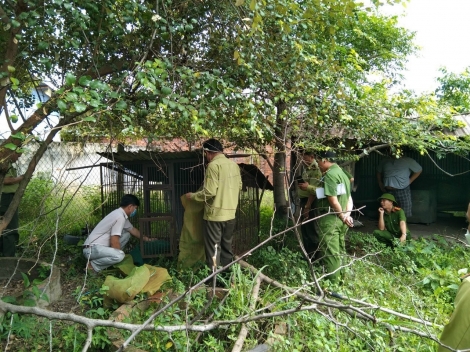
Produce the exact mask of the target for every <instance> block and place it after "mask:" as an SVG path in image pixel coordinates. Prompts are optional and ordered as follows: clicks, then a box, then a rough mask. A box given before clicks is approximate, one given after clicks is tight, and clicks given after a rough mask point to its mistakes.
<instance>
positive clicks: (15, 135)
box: [11, 132, 25, 141]
mask: <svg viewBox="0 0 470 352" xmlns="http://www.w3.org/2000/svg"><path fill="white" fill-rule="evenodd" d="M11 137H12V138H16V139H19V140H21V141H24V139H25V138H24V134H23V133H21V132H18V133H15V134H12V135H11Z"/></svg>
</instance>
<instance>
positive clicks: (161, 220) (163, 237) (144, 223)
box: [139, 216, 176, 258]
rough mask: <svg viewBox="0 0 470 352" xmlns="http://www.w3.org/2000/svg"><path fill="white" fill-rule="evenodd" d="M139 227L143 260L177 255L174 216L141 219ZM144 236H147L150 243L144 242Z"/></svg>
mask: <svg viewBox="0 0 470 352" xmlns="http://www.w3.org/2000/svg"><path fill="white" fill-rule="evenodd" d="M139 225H140V226H139V227H140V233H141V238H140V252H141V254H142V258H155V257H159V256H166V257H172V256H174V255H176V232H175V218H174V217H173V216H158V217H153V218H141V219H140V220H139ZM143 236H147V237H148V238H149V239H150V241H148V242H146V241H144V240H143Z"/></svg>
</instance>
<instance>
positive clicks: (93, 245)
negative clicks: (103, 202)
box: [83, 194, 149, 272]
mask: <svg viewBox="0 0 470 352" xmlns="http://www.w3.org/2000/svg"><path fill="white" fill-rule="evenodd" d="M119 206H120V207H119V208H117V209H116V210H113V211H112V212H111V213H109V214H108V215H106V217H105V218H104V219H103V220H101V221H100V222H99V223H98V225H96V227H95V228H94V229H93V231H92V232H91V233H90V235H89V236H88V237H87V239H86V241H85V243H84V244H83V255H84V256H85V258H87V260H88V264H87V265H88V269H89V270H94V271H95V272H100V271H101V270H103V269H106V268H108V267H110V266H111V265H114V264H117V263H120V262H121V261H122V260H123V259H124V255H125V254H124V252H123V251H122V250H123V248H124V247H125V246H126V244H127V242H128V241H129V239H130V235H132V236H135V237H137V238H140V231H139V230H137V229H136V228H135V227H133V226H132V224H131V223H130V221H129V217H132V216H134V215H135V214H136V213H137V208H138V207H139V206H140V201H139V199H138V198H137V197H136V196H135V195H133V194H125V195H124V196H123V197H122V198H121V203H120V204H119ZM143 239H144V241H149V239H148V238H147V237H146V236H144V237H143Z"/></svg>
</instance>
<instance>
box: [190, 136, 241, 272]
mask: <svg viewBox="0 0 470 352" xmlns="http://www.w3.org/2000/svg"><path fill="white" fill-rule="evenodd" d="M202 147H203V149H204V152H205V155H206V158H207V160H208V161H209V164H208V165H207V169H206V174H205V177H204V185H203V188H202V189H201V190H200V191H197V192H196V193H186V197H187V198H188V199H193V200H195V201H198V202H203V203H204V217H203V218H204V224H203V231H204V247H205V252H206V263H207V265H208V266H209V268H214V266H219V265H220V264H221V265H223V266H225V265H227V264H229V263H230V262H231V261H232V258H233V253H232V235H233V231H234V229H235V214H236V211H237V206H238V196H239V193H240V190H241V189H242V179H241V175H240V167H239V166H238V165H237V164H236V163H235V162H233V161H232V160H229V159H228V158H227V157H226V156H225V155H224V153H223V147H222V144H221V143H220V142H219V141H218V140H217V139H213V138H212V139H209V140H207V141H206V142H204V144H203V145H202ZM216 245H217V256H215V252H216ZM213 257H216V258H215V260H214V259H213Z"/></svg>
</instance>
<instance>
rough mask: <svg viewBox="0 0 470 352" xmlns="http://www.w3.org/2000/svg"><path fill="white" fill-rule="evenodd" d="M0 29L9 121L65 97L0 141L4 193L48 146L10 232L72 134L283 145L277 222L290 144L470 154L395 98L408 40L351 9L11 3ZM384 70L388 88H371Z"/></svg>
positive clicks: (434, 109) (347, 3) (416, 108)
mask: <svg viewBox="0 0 470 352" xmlns="http://www.w3.org/2000/svg"><path fill="white" fill-rule="evenodd" d="M375 2H376V3H378V1H375ZM0 20H1V21H2V27H1V28H0V41H1V44H3V45H1V47H0V48H1V49H0V65H1V68H0V79H1V81H0V106H1V107H3V109H5V111H7V109H8V104H7V103H6V102H7V100H8V99H11V100H12V101H14V100H15V99H16V100H18V99H20V98H21V97H22V96H24V95H25V94H28V92H30V89H31V87H34V86H35V85H36V84H37V82H38V81H47V82H50V83H51V84H52V85H54V86H55V87H56V88H57V89H56V91H55V92H54V94H53V96H52V97H51V99H50V100H49V101H48V102H46V103H44V104H39V105H38V106H37V109H36V111H35V112H34V114H33V115H32V116H31V117H29V119H27V120H26V121H21V120H18V121H19V125H17V124H18V122H16V123H15V118H14V117H13V116H10V120H11V121H10V123H11V126H12V128H13V130H12V134H11V136H10V137H9V138H8V139H7V140H5V141H3V142H2V143H1V144H0V185H1V184H3V183H2V181H3V178H4V175H5V173H6V171H7V168H8V159H9V155H10V153H11V151H12V150H15V151H19V152H21V150H22V148H23V146H24V145H25V144H26V143H28V142H34V143H38V144H39V145H40V147H39V148H38V151H37V153H36V155H35V157H34V158H33V160H32V161H31V163H30V164H29V166H28V169H27V172H26V175H25V178H24V180H23V181H22V182H21V184H20V187H19V190H18V192H17V193H16V194H15V197H14V200H13V202H12V204H11V206H10V208H9V210H8V212H7V213H6V215H5V217H4V218H3V219H2V220H1V222H0V230H1V229H3V228H4V227H5V226H6V224H7V223H8V222H9V220H10V218H11V216H12V214H13V211H14V210H15V209H16V207H17V206H18V204H19V200H20V198H21V197H22V195H23V194H24V191H25V188H26V185H27V184H28V182H29V181H30V180H31V177H32V173H33V172H34V169H35V166H36V163H37V161H38V160H39V159H40V158H41V157H42V155H43V154H44V152H45V150H46V149H47V147H48V145H49V144H50V143H51V142H52V140H53V137H54V135H55V134H57V133H59V132H60V131H61V130H62V129H66V130H67V136H68V137H69V138H71V139H80V140H87V139H96V138H99V139H101V138H108V139H111V140H125V139H127V138H138V137H140V136H146V137H149V138H150V139H152V138H153V139H157V138H158V139H162V138H165V137H180V138H184V139H187V140H188V141H191V142H193V141H196V140H198V139H200V138H201V137H205V136H207V135H212V136H215V137H219V138H224V139H227V140H230V141H234V142H237V144H238V145H239V146H240V147H251V148H254V149H256V150H258V151H259V152H264V151H265V147H266V146H268V145H269V146H274V150H275V153H276V154H275V161H274V165H273V167H274V168H275V170H276V171H277V172H276V173H275V184H276V187H277V190H276V206H277V209H279V210H281V211H282V210H285V209H286V199H285V192H284V184H285V176H284V175H285V159H284V158H285V155H286V152H287V151H288V150H289V149H288V148H291V147H292V145H291V144H292V142H291V141H292V138H293V137H295V138H296V140H297V141H299V140H300V141H301V143H302V145H303V146H305V147H308V148H325V147H331V148H333V147H334V148H345V145H346V141H347V140H348V138H349V137H350V136H353V137H354V138H355V139H356V141H355V144H354V147H355V148H365V149H367V148H368V147H370V144H371V141H377V140H382V141H386V142H387V143H390V144H397V145H401V144H411V145H412V146H413V147H415V148H418V149H422V150H425V149H426V148H430V147H432V148H440V149H441V150H459V149H463V148H465V146H463V145H459V144H458V142H456V141H453V140H451V139H445V140H444V141H441V139H442V138H444V137H445V135H444V134H443V133H442V130H443V128H444V127H452V126H453V125H452V121H451V120H450V119H449V118H448V116H447V115H445V114H444V113H443V112H445V111H443V110H439V109H440V107H438V106H437V104H435V101H433V100H432V99H428V97H419V98H417V97H414V96H412V95H410V94H408V93H406V92H404V93H403V94H401V95H397V96H391V95H390V94H389V93H388V90H387V88H388V85H389V83H390V82H391V81H393V80H394V79H396V73H395V71H394V70H392V68H393V69H395V68H400V65H401V64H402V63H403V61H404V60H406V55H408V54H409V53H410V52H412V51H413V50H414V47H413V45H412V43H411V42H410V41H411V39H412V35H411V34H409V33H408V32H406V31H404V30H403V29H400V28H399V27H398V26H397V23H396V20H395V19H393V18H391V19H390V18H387V17H383V16H380V15H377V14H375V13H373V12H370V11H369V12H368V11H367V9H365V8H361V7H360V5H359V4H358V3H356V2H354V1H352V0H333V1H331V0H330V1H326V0H317V1H292V0H283V1H281V0H272V1H261V0H259V1H257V0H253V1H250V2H249V3H248V2H244V1H243V0H237V1H219V0H212V1H204V2H201V1H192V2H191V1H190V2H188V1H183V0H173V1H170V0H163V1H157V2H156V3H154V2H150V1H127V0H120V1H117V2H116V1H109V0H103V1H100V2H99V3H98V2H95V1H89V0H84V1H81V2H75V1H70V0H56V1H49V2H44V1H42V2H40V1H34V0H31V1H26V0H16V1H15V0H9V1H6V2H4V3H2V5H0ZM234 38H235V39H234ZM374 72H380V73H381V74H382V75H383V76H384V77H385V78H386V79H385V80H380V81H379V82H378V83H376V82H374V81H373V80H372V79H371V77H370V75H371V74H372V73H374ZM52 112H58V113H60V115H61V118H60V120H59V122H58V124H57V125H55V126H54V129H52V130H51V132H50V133H49V134H48V135H47V136H46V138H45V139H44V140H37V139H36V138H35V137H34V136H33V135H32V134H31V132H32V131H33V129H34V128H35V127H36V126H38V124H40V123H41V122H42V121H44V120H45V119H47V117H48V116H49V115H50V114H51V113H52ZM390 131H393V134H391V135H390ZM442 143H445V144H446V145H444V146H442ZM446 148H447V149H446ZM348 151H349V150H348ZM0 187H2V186H0ZM273 238H274V237H273ZM270 240H272V238H271V239H270ZM268 242H269V241H268ZM312 278H313V279H312V280H311V281H309V283H308V284H307V285H306V286H307V287H311V286H313V285H317V280H316V279H315V274H314V273H313V271H312ZM184 297H185V295H182V296H181V297H179V298H178V299H179V300H181V299H183V298H184ZM286 298H288V297H286ZM304 298H305V297H303V298H302V299H304ZM305 299H308V300H312V298H311V297H307V298H305ZM322 299H323V298H322ZM322 302H324V300H322ZM174 303H176V302H172V305H173V304H174ZM327 303H328V302H327ZM302 304H303V303H302V302H301V303H300V306H301V305H302ZM168 307H170V306H168ZM0 308H1V309H2V310H10V311H15V310H16V311H18V312H26V311H23V310H21V308H18V307H16V308H15V307H11V306H9V305H7V304H5V303H0ZM316 308H317V306H312V307H310V308H309V309H316ZM339 308H340V309H344V310H346V309H348V307H346V306H345V305H339ZM299 309H302V308H292V309H291V310H288V313H290V312H292V311H295V310H299ZM359 310H360V309H359ZM30 312H32V313H38V314H44V312H42V311H41V312H40V311H34V310H33V311H30ZM366 314H367V313H366ZM365 316H366V317H369V316H368V315H365ZM49 317H52V318H53V317H55V316H54V315H52V316H51V315H49ZM57 317H58V318H60V319H67V317H63V316H57ZM73 319H75V318H73ZM249 320H250V319H241V320H237V321H233V322H232V321H229V322H225V323H226V324H236V323H241V322H247V321H249ZM99 323H100V324H101V323H102V322H99ZM85 324H88V325H89V326H92V325H93V324H95V323H93V322H89V321H87V322H85ZM103 324H104V323H103ZM425 325H426V324H425ZM127 328H130V329H131V330H135V329H138V328H139V329H140V327H135V326H132V327H127ZM178 329H182V330H184V329H187V325H184V326H183V325H181V326H180V327H179V328H178ZM195 329H197V327H195ZM170 330H171V329H170ZM90 331H91V330H90ZM90 339H91V333H90Z"/></svg>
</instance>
